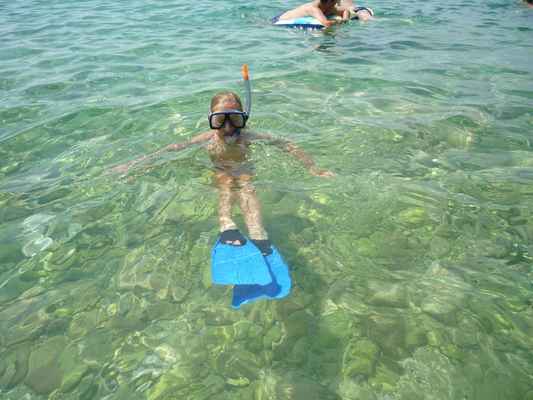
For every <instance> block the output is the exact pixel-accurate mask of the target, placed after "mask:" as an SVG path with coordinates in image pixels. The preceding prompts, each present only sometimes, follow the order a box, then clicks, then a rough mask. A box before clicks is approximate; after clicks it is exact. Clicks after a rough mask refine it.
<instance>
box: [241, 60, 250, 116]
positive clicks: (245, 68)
mask: <svg viewBox="0 0 533 400" xmlns="http://www.w3.org/2000/svg"><path fill="white" fill-rule="evenodd" d="M241 72H242V79H244V88H245V90H246V107H245V109H244V111H245V112H246V114H248V116H250V112H251V111H252V85H251V84H250V73H249V71H248V64H243V65H242V68H241Z"/></svg>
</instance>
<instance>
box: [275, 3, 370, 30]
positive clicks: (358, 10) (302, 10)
mask: <svg viewBox="0 0 533 400" xmlns="http://www.w3.org/2000/svg"><path fill="white" fill-rule="evenodd" d="M373 15H374V12H373V11H372V10H371V9H370V8H366V7H355V6H354V4H353V1H352V0H342V1H338V0H314V1H312V2H310V3H306V4H302V5H301V6H298V7H296V8H295V9H293V10H289V11H287V12H284V13H283V14H281V15H279V16H278V17H275V18H274V20H273V22H276V21H284V20H289V19H296V18H301V17H314V18H316V19H317V20H318V21H319V22H320V23H321V24H322V25H324V26H326V27H330V26H332V25H334V24H339V23H342V22H346V21H348V20H349V19H351V18H353V17H357V19H359V20H361V21H366V20H368V19H370V18H372V16H373ZM329 16H338V17H340V19H333V20H329V19H328V18H327V17H329Z"/></svg>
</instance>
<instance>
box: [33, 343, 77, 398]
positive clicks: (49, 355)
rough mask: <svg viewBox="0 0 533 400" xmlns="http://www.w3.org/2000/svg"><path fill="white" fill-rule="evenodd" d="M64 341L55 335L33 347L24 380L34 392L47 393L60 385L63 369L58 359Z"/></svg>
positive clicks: (63, 346) (64, 344)
mask: <svg viewBox="0 0 533 400" xmlns="http://www.w3.org/2000/svg"><path fill="white" fill-rule="evenodd" d="M66 343H67V341H66V339H65V338H63V337H61V336H55V337H53V338H51V339H48V340H46V341H45V342H43V343H41V344H40V345H38V346H37V347H36V348H35V349H33V351H32V353H31V355H30V360H29V370H28V375H27V376H26V379H25V380H24V382H25V383H26V384H27V385H28V386H29V387H30V388H32V389H33V390H34V391H35V392H36V393H39V394H48V393H50V392H52V391H53V390H54V389H57V388H59V387H60V385H61V382H62V380H63V371H62V370H61V368H60V367H59V363H58V360H59V357H60V355H61V352H62V351H63V349H64V348H65V346H66Z"/></svg>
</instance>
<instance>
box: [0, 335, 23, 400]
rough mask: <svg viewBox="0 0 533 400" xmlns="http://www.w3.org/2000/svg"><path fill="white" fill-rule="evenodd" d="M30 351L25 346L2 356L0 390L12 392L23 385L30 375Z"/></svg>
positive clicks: (0, 359)
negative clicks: (19, 385)
mask: <svg viewBox="0 0 533 400" xmlns="http://www.w3.org/2000/svg"><path fill="white" fill-rule="evenodd" d="M29 355H30V351H29V349H28V347H27V346H26V345H25V344H23V345H21V346H17V347H16V348H14V349H12V350H10V351H7V352H5V353H3V354H2V356H1V358H0V390H10V389H11V388H13V387H15V386H16V385H18V384H19V383H21V382H22V381H23V380H24V378H25V377H26V375H27V373H28V358H29Z"/></svg>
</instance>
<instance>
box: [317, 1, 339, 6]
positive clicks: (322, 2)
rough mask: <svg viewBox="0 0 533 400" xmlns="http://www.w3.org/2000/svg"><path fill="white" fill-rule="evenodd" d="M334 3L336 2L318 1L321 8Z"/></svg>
mask: <svg viewBox="0 0 533 400" xmlns="http://www.w3.org/2000/svg"><path fill="white" fill-rule="evenodd" d="M336 2H337V0H320V4H321V5H323V6H329V5H331V4H332V3H336Z"/></svg>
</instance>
